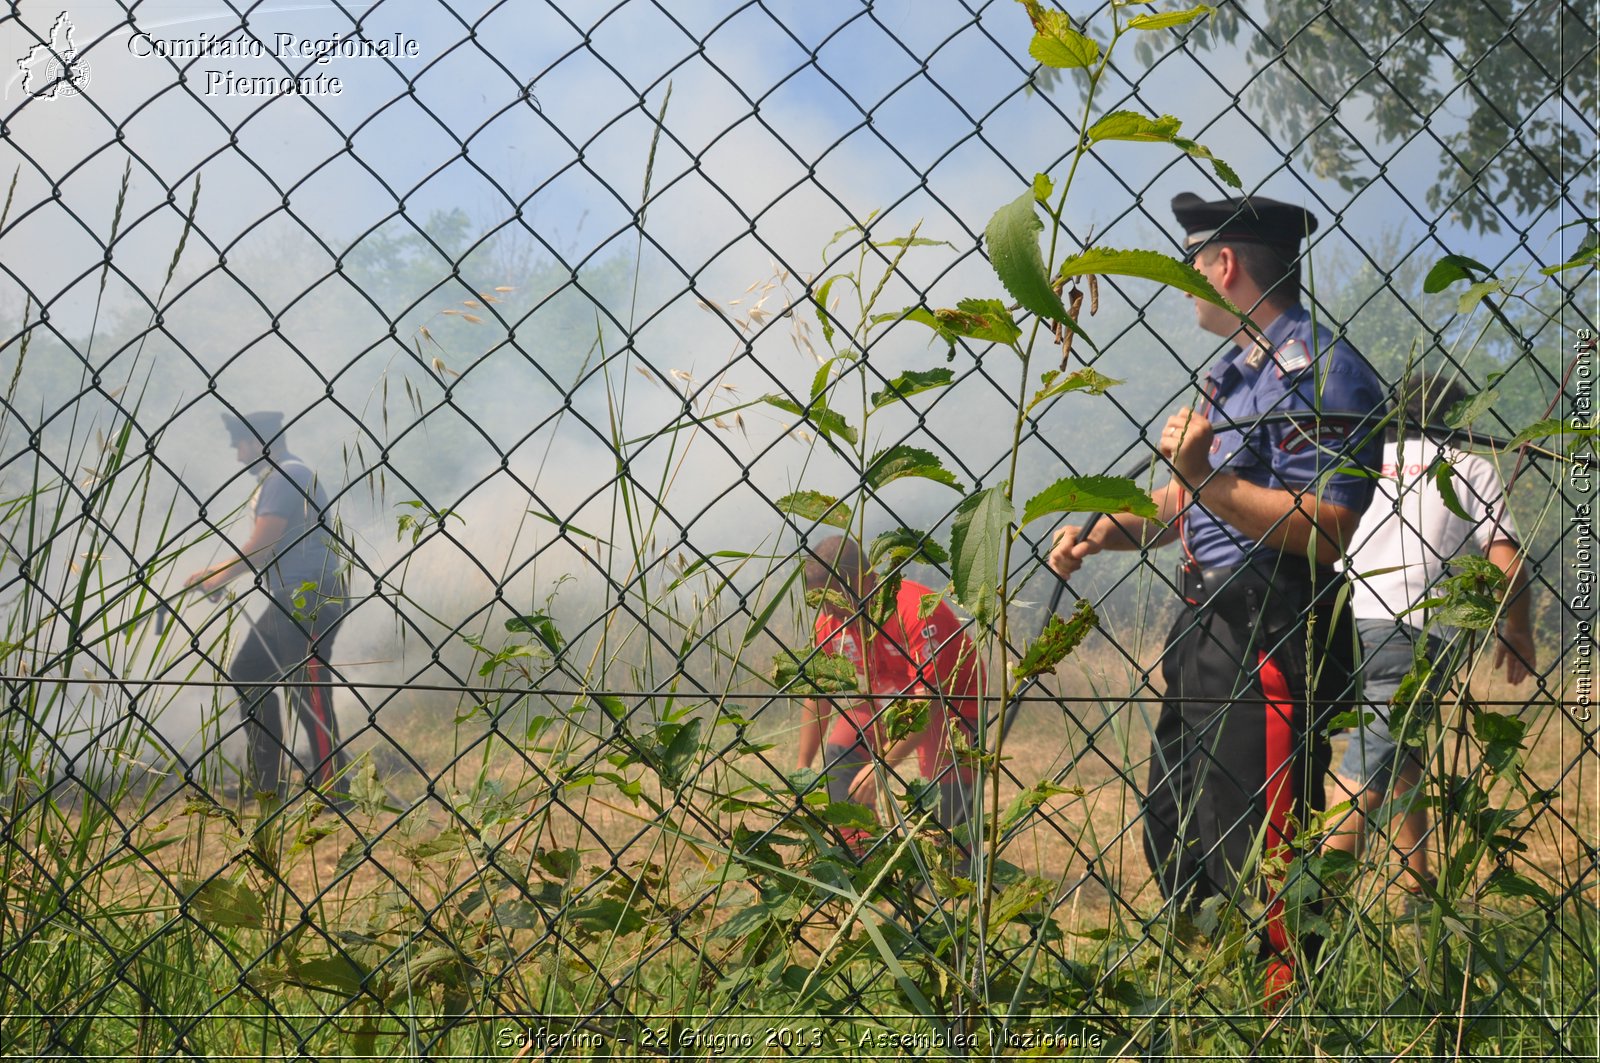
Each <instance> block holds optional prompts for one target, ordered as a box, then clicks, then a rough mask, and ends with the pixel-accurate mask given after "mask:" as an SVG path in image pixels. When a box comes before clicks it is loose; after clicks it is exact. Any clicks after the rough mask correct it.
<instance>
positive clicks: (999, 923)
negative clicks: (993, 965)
mask: <svg viewBox="0 0 1600 1063" xmlns="http://www.w3.org/2000/svg"><path fill="white" fill-rule="evenodd" d="M1053 888H1054V887H1053V886H1052V885H1051V883H1050V881H1049V880H1048V879H1042V878H1033V877H1029V878H1024V879H1022V880H1021V881H1018V882H1013V883H1012V884H1011V885H1009V886H1007V887H1006V888H1005V889H1004V890H1002V891H1001V893H1000V896H998V897H996V898H995V899H994V903H993V905H992V906H991V907H990V909H989V936H990V938H991V939H993V938H995V937H997V936H998V935H999V934H1000V931H1002V930H1004V929H1005V926H1006V924H1007V923H1009V922H1011V921H1012V920H1014V919H1016V918H1017V916H1019V915H1021V914H1022V913H1023V912H1026V911H1027V910H1028V909H1029V908H1032V907H1033V906H1034V905H1037V904H1042V903H1044V902H1045V901H1046V900H1047V899H1048V898H1049V896H1050V894H1051V892H1052V890H1053Z"/></svg>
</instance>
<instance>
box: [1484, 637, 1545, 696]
mask: <svg viewBox="0 0 1600 1063" xmlns="http://www.w3.org/2000/svg"><path fill="white" fill-rule="evenodd" d="M1538 664H1539V661H1538V651H1537V650H1535V649H1534V647H1533V632H1531V631H1529V630H1528V629H1527V628H1523V627H1512V626H1509V625H1508V626H1507V627H1506V628H1505V630H1503V631H1501V632H1500V638H1499V640H1498V641H1497V642H1496V643H1495V647H1494V666H1495V667H1496V668H1504V669H1505V670H1506V682H1508V683H1520V682H1522V681H1523V680H1524V679H1526V678H1528V676H1530V675H1532V674H1533V669H1534V668H1536V667H1538Z"/></svg>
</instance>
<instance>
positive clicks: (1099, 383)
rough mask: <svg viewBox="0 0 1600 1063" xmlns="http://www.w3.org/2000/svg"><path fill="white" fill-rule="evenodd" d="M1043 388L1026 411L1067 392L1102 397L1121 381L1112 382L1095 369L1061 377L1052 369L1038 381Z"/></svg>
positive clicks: (1029, 402)
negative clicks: (1083, 392) (1082, 392)
mask: <svg viewBox="0 0 1600 1063" xmlns="http://www.w3.org/2000/svg"><path fill="white" fill-rule="evenodd" d="M1039 382H1040V383H1041V384H1043V385H1044V387H1042V388H1040V389H1039V391H1038V392H1037V393H1035V395H1034V396H1033V398H1031V399H1029V400H1028V409H1030V410H1031V409H1033V408H1034V407H1035V406H1037V405H1039V404H1040V403H1041V402H1046V401H1048V400H1050V399H1053V398H1055V397H1056V396H1057V395H1065V394H1066V393H1067V392H1069V391H1087V392H1088V393H1089V394H1091V395H1104V394H1105V393H1106V391H1107V389H1109V388H1112V387H1115V386H1116V385H1118V384H1121V383H1122V381H1121V380H1114V379H1112V378H1111V377H1108V376H1106V375H1105V374H1104V373H1101V372H1099V371H1098V370H1095V369H1090V368H1083V369H1078V370H1074V371H1073V372H1071V373H1067V374H1065V375H1062V374H1061V373H1060V372H1059V371H1057V370H1055V369H1052V370H1050V371H1049V372H1047V373H1045V374H1044V376H1043V377H1042V378H1040V381H1039Z"/></svg>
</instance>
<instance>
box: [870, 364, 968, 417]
mask: <svg viewBox="0 0 1600 1063" xmlns="http://www.w3.org/2000/svg"><path fill="white" fill-rule="evenodd" d="M954 378H955V374H954V373H953V372H951V371H950V370H948V369H921V370H918V369H912V370H909V371H907V372H904V373H901V374H900V375H899V376H897V377H895V378H894V379H893V380H891V381H889V383H888V385H887V386H886V387H885V388H884V389H883V390H882V391H876V392H873V394H872V396H871V398H872V408H873V409H874V410H881V409H883V408H884V407H885V406H887V405H889V404H890V403H892V402H899V401H900V400H901V399H908V398H910V397H911V396H912V395H919V394H921V393H922V392H924V391H932V390H934V389H935V388H942V387H948V386H949V384H950V381H951V380H953V379H954Z"/></svg>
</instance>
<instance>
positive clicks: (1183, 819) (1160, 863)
mask: <svg viewBox="0 0 1600 1063" xmlns="http://www.w3.org/2000/svg"><path fill="white" fill-rule="evenodd" d="M1294 567H1297V566H1294V565H1293V563H1292V562H1287V561H1286V562H1284V563H1283V564H1282V565H1281V566H1280V568H1282V569H1290V568H1294ZM1298 568H1299V571H1298V572H1278V573H1274V574H1273V575H1272V576H1271V577H1270V578H1255V579H1240V580H1236V581H1229V582H1224V583H1223V585H1222V587H1221V588H1220V589H1218V590H1216V591H1215V592H1214V593H1201V592H1200V591H1198V590H1194V591H1192V592H1191V593H1186V596H1185V598H1186V603H1187V604H1186V607H1185V608H1184V609H1183V610H1182V612H1181V613H1180V615H1179V617H1178V621H1177V623H1176V624H1175V625H1174V626H1173V629H1172V633H1171V634H1170V635H1169V636H1168V640H1167V647H1166V651H1165V654H1164V657H1163V660H1162V674H1163V677H1164V678H1165V680H1166V693H1165V696H1164V697H1163V699H1162V704H1161V713H1160V717H1159V718H1158V720H1157V722H1156V728H1155V735H1154V740H1153V743H1152V748H1151V763H1150V781H1149V787H1148V790H1147V793H1146V795H1145V800H1144V826H1145V837H1144V841H1145V852H1146V855H1147V856H1148V858H1149V860H1150V866H1151V867H1152V868H1153V869H1155V872H1156V880H1157V882H1158V883H1159V885H1160V887H1161V892H1162V895H1163V896H1165V897H1167V898H1169V899H1177V900H1179V902H1180V903H1181V904H1182V906H1183V907H1184V908H1185V909H1187V910H1190V911H1194V910H1197V909H1198V908H1199V906H1200V905H1201V903H1202V902H1203V901H1204V900H1205V899H1206V898H1207V897H1212V896H1217V895H1222V896H1225V897H1240V896H1241V895H1243V894H1250V895H1254V896H1257V897H1259V898H1260V899H1262V900H1263V901H1266V902H1267V903H1268V905H1269V907H1268V918H1267V926H1266V928H1265V929H1266V931H1267V938H1268V942H1269V945H1268V950H1269V951H1270V952H1272V953H1277V954H1280V955H1286V954H1287V953H1288V951H1289V947H1290V942H1289V935H1288V932H1287V930H1286V928H1285V926H1284V922H1283V919H1282V918H1281V916H1282V912H1281V906H1279V905H1278V904H1277V903H1276V902H1275V901H1273V900H1272V898H1271V892H1272V891H1271V888H1270V884H1271V880H1272V876H1267V877H1265V878H1261V877H1252V878H1251V879H1250V880H1248V881H1247V880H1246V878H1245V872H1246V870H1247V869H1248V868H1252V867H1255V868H1259V867H1260V865H1261V862H1262V861H1263V859H1271V858H1278V859H1286V858H1287V853H1288V850H1287V845H1288V843H1289V841H1291V840H1292V837H1293V833H1294V830H1295V826H1296V824H1303V823H1306V822H1307V820H1308V818H1309V816H1310V815H1311V814H1312V813H1313V812H1315V811H1320V810H1321V809H1322V808H1323V807H1324V795H1323V777H1324V776H1325V775H1326V774H1327V770H1328V764H1329V760H1330V758H1331V751H1330V747H1329V742H1328V735H1327V728H1326V721H1327V720H1328V719H1329V718H1330V717H1331V716H1332V715H1333V714H1335V713H1338V712H1341V711H1346V710H1348V709H1349V708H1350V707H1351V706H1352V704H1353V693H1354V689H1353V688H1354V682H1355V680H1354V676H1355V661H1356V642H1355V639H1356V634H1355V623H1354V620H1353V618H1352V616H1351V614H1350V610H1349V607H1348V604H1343V603H1342V602H1341V600H1340V597H1339V593H1340V588H1341V587H1343V586H1344V581H1343V579H1342V578H1341V577H1339V576H1337V575H1336V574H1334V573H1332V572H1330V571H1328V570H1321V571H1320V573H1319V575H1317V576H1316V577H1313V576H1312V575H1311V574H1310V573H1309V572H1307V571H1306V570H1305V568H1304V566H1303V563H1302V564H1301V565H1300V566H1298ZM1347 597H1348V596H1346V599H1347ZM1308 628H1309V631H1310V635H1311V637H1310V638H1308V637H1307V633H1308ZM1313 687H1314V688H1315V689H1314V691H1313V689H1312V688H1313ZM1311 693H1314V694H1315V697H1314V699H1312V698H1308V694H1311ZM1313 700H1314V702H1315V704H1314V705H1313V704H1311V703H1310V702H1311V701H1313ZM1274 909H1279V910H1277V911H1274Z"/></svg>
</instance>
